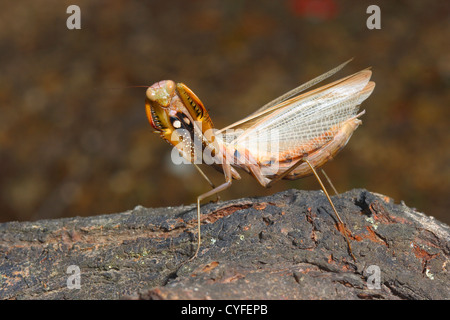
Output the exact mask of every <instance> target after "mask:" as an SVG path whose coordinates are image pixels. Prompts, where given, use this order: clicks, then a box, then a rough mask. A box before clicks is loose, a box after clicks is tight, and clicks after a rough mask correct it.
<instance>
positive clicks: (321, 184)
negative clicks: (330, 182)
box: [304, 159, 356, 261]
mask: <svg viewBox="0 0 450 320" xmlns="http://www.w3.org/2000/svg"><path fill="white" fill-rule="evenodd" d="M304 161H305V162H306V163H307V164H308V165H309V167H310V168H311V171H312V172H313V173H314V176H315V177H316V179H317V181H318V182H319V184H320V187H321V188H322V190H323V192H324V193H325V195H326V197H327V199H328V202H329V203H330V205H331V207H332V208H333V211H334V214H335V215H336V217H337V219H338V221H339V225H340V227H341V229H342V233H343V234H344V237H345V240H346V241H347V245H348V250H349V254H350V256H351V257H352V258H353V260H354V261H356V258H355V256H354V255H353V252H352V246H351V245H350V240H349V239H348V236H347V231H346V229H345V225H344V223H343V222H342V219H341V217H340V216H339V213H338V212H337V210H336V207H335V206H334V204H333V201H331V198H330V196H329V195H328V192H327V189H326V188H325V186H324V185H323V183H322V180H320V177H319V175H318V174H317V172H316V170H315V169H314V167H313V166H312V165H311V163H310V162H309V161H308V159H304Z"/></svg>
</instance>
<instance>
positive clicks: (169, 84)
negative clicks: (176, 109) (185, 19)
mask: <svg viewBox="0 0 450 320" xmlns="http://www.w3.org/2000/svg"><path fill="white" fill-rule="evenodd" d="M164 87H165V90H166V92H167V94H169V95H172V94H173V93H174V91H175V88H176V85H175V82H173V81H172V80H167V81H166V83H165V86H164Z"/></svg>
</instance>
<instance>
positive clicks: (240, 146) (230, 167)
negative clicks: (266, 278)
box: [146, 62, 375, 259]
mask: <svg viewBox="0 0 450 320" xmlns="http://www.w3.org/2000/svg"><path fill="white" fill-rule="evenodd" d="M347 63H348V62H346V63H344V64H342V65H340V66H338V67H337V68H335V69H333V70H331V71H329V72H327V73H325V74H323V75H321V76H319V77H317V78H315V79H313V80H311V81H309V82H307V83H305V84H304V85H301V86H300V87H298V88H296V89H294V90H291V91H290V92H288V93H286V94H285V95H283V96H281V97H280V98H278V99H276V100H274V101H272V102H269V103H268V104H267V105H265V106H263V107H262V108H260V109H259V110H257V111H256V112H254V113H253V114H251V115H249V116H248V117H246V118H244V119H242V120H240V121H238V122H236V123H234V124H232V125H230V126H228V127H226V128H223V129H221V130H216V129H214V126H213V123H212V121H211V119H210V117H209V114H208V112H207V111H206V109H205V107H204V106H203V104H202V102H201V101H200V99H199V98H198V97H197V96H196V95H195V94H194V93H193V92H192V91H191V90H190V89H189V88H188V87H187V86H186V85H184V84H182V83H178V84H175V82H173V81H171V80H165V81H160V82H158V83H155V84H154V85H152V86H151V87H149V88H148V89H147V92H146V111H147V117H148V119H149V122H150V124H151V125H152V127H153V128H154V129H155V130H156V131H155V132H157V133H159V134H160V136H161V137H162V138H163V139H164V140H166V141H167V142H168V143H170V144H171V145H173V146H174V147H175V148H176V151H177V152H178V153H179V154H180V155H181V156H182V158H183V159H185V160H186V161H187V162H189V163H194V164H197V163H206V164H209V165H212V166H214V167H215V168H216V169H218V170H220V171H222V172H223V173H224V176H225V182H224V183H223V184H221V185H219V186H217V187H215V186H214V185H213V184H212V183H211V181H210V180H209V178H208V177H207V176H206V175H205V174H204V173H203V172H202V171H201V170H200V168H198V166H196V168H197V169H198V170H199V172H200V173H201V174H202V176H203V177H204V178H205V179H206V180H207V181H208V183H209V184H210V185H211V186H212V190H210V191H208V192H206V193H204V194H202V195H200V196H198V198H197V220H198V221H197V223H198V242H197V249H196V251H195V254H194V255H193V257H192V258H195V257H196V256H197V255H198V253H199V250H200V245H201V235H200V217H201V212H200V202H201V201H202V200H204V199H205V198H207V197H210V196H212V195H215V194H217V193H219V192H221V191H223V190H225V189H227V188H228V187H229V186H230V185H231V183H232V180H233V179H240V178H241V177H240V175H239V173H238V172H237V171H236V169H235V167H236V168H240V169H242V170H244V171H246V172H248V173H249V174H251V175H253V176H254V177H255V178H256V179H257V180H258V182H259V183H260V184H261V185H262V186H264V187H270V186H271V185H272V184H274V183H275V182H277V181H279V180H281V179H290V180H294V179H299V178H302V177H305V176H308V175H312V174H313V175H314V176H315V177H316V178H317V180H318V182H319V183H320V185H321V188H322V190H323V191H324V193H325V195H326V197H327V199H328V201H329V202H330V204H331V207H332V209H333V211H334V213H335V215H336V217H337V219H338V222H339V225H340V227H341V228H340V229H341V230H342V232H343V234H344V236H345V239H346V241H347V244H348V248H349V253H350V255H351V256H352V257H353V259H355V257H354V255H353V253H352V251H351V245H350V241H349V240H348V236H347V232H346V229H345V227H344V223H343V222H342V219H341V218H340V216H339V214H338V212H337V210H336V208H335V207H334V204H333V202H332V201H331V198H330V197H329V195H328V192H327V190H326V188H325V186H324V185H323V183H322V181H321V180H320V177H319V175H318V174H317V172H316V170H315V169H316V168H319V167H321V166H323V165H324V164H325V163H326V162H327V161H328V160H330V159H331V158H333V157H334V156H335V155H336V154H337V153H338V152H339V151H340V150H341V149H342V148H343V147H344V146H345V145H346V144H347V142H348V140H349V139H350V137H351V135H352V134H353V132H354V131H355V130H356V128H357V127H358V126H359V125H360V124H361V120H359V119H358V117H359V116H361V115H362V114H364V111H363V112H360V113H358V109H359V105H360V104H361V103H362V102H363V101H364V100H365V99H367V97H369V95H370V94H371V93H372V91H373V89H374V87H375V83H374V82H372V81H369V80H370V77H371V74H372V72H371V71H370V70H368V69H366V70H362V71H360V72H358V73H355V74H353V75H351V76H348V77H345V78H343V79H340V80H338V81H335V82H333V83H330V84H328V85H325V86H322V87H319V88H317V89H315V90H312V91H309V92H306V93H302V92H303V91H304V90H306V89H308V88H309V87H311V86H313V85H315V84H317V83H318V82H320V81H322V80H324V79H326V78H328V77H330V76H331V75H333V74H334V73H336V72H337V71H339V70H340V69H342V68H343V67H344V66H345V65H346V64H347Z"/></svg>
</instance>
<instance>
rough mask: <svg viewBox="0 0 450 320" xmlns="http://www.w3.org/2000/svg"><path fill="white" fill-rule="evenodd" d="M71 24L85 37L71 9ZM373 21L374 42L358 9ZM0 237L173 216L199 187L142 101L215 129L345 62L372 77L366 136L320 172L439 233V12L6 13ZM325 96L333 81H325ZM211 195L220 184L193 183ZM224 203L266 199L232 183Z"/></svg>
mask: <svg viewBox="0 0 450 320" xmlns="http://www.w3.org/2000/svg"><path fill="white" fill-rule="evenodd" d="M71 4H76V5H78V6H79V7H80V8H81V27H82V29H81V30H68V29H67V28H66V19H67V18H68V17H69V14H67V13H66V9H67V7H68V6H69V5H71ZM371 4H377V5H378V6H379V7H380V8H381V30H369V29H368V28H367V27H366V20H367V18H368V17H369V14H367V13H366V9H367V7H368V6H369V5H371ZM0 7H1V10H0V110H1V112H0V148H1V149H0V221H11V220H20V221H23V220H36V219H43V218H59V217H69V216H75V215H77V216H88V215H96V214H104V213H113V212H121V211H125V210H128V209H132V208H133V207H135V206H136V205H143V206H145V207H156V206H177V205H181V204H190V203H194V202H195V201H196V196H197V195H199V194H201V193H203V192H205V191H207V190H209V186H208V185H207V184H206V183H205V182H204V180H203V179H202V178H201V177H200V176H199V175H198V173H197V172H196V171H195V169H194V168H193V167H192V166H188V165H185V166H181V167H180V166H175V165H173V164H172V162H171V160H170V151H171V148H170V146H169V145H168V144H166V143H165V142H163V141H162V140H161V139H160V138H159V137H158V136H157V135H155V134H153V133H152V129H151V127H150V125H149V124H148V122H147V119H146V115H145V109H144V94H145V88H126V87H127V86H132V85H151V84H153V83H154V82H157V81H159V80H163V79H172V80H175V81H177V82H184V83H186V84H187V85H188V86H189V87H190V88H191V89H192V90H193V91H194V92H195V93H196V94H197V95H198V96H199V97H200V98H201V99H202V101H203V102H204V104H205V105H206V107H207V108H208V109H209V110H210V114H211V117H212V119H213V122H214V124H215V125H216V126H217V127H218V128H221V127H224V126H226V125H228V124H230V123H232V122H234V121H237V120H239V119H241V118H242V117H244V116H246V115H248V114H249V113H251V112H253V111H254V110H256V109H257V108H259V107H260V106H262V105H263V104H265V103H266V102H268V101H269V100H271V99H273V98H276V97H278V96H279V95H281V94H282V93H284V92H286V91H288V90H290V89H292V88H294V87H296V86H298V85H299V84H301V83H303V82H306V81H307V80H310V79H312V78H313V77H315V76H318V75H320V74H322V73H323V72H325V71H328V70H329V69H331V68H334V67H336V66H337V65H339V64H341V63H342V62H344V61H346V60H348V59H349V58H352V57H354V60H353V62H352V63H351V64H350V65H348V66H347V67H346V68H345V69H344V70H343V71H341V72H340V73H339V74H338V75H337V76H335V77H334V78H333V80H335V79H337V78H338V77H343V76H346V75H349V74H351V73H354V72H356V71H359V70H361V69H363V68H366V67H369V66H371V67H372V70H373V78H372V79H373V80H374V81H375V82H376V83H377V87H376V88H375V91H374V93H373V94H372V96H371V97H370V98H369V99H368V100H366V102H365V103H364V104H363V107H362V108H364V109H366V111H367V113H366V114H365V115H364V116H363V118H362V120H363V126H361V127H360V128H359V129H358V130H357V131H356V132H355V134H354V135H353V137H352V139H351V140H350V142H349V144H348V145H347V147H346V148H345V149H344V150H343V151H342V152H341V153H340V154H339V155H338V156H337V157H336V158H335V160H334V161H331V162H330V163H328V164H327V165H326V166H325V168H326V171H327V173H328V175H329V176H330V177H331V179H332V181H333V182H334V184H335V185H336V187H337V189H338V190H339V191H340V192H344V191H346V190H350V189H352V188H366V189H368V190H370V191H374V192H378V193H382V194H385V195H388V196H390V197H392V198H394V200H395V201H396V202H397V203H399V202H400V201H401V200H403V201H405V203H406V204H407V205H409V206H411V207H415V208H417V209H418V210H419V211H422V212H425V213H426V214H428V215H432V216H435V217H436V218H438V219H440V220H442V221H445V222H447V223H449V222H450V215H448V214H447V212H448V209H447V208H448V207H449V205H450V200H449V180H450V171H449V162H450V151H449V142H450V135H449V131H448V130H449V102H450V91H449V86H450V50H449V49H450V46H449V39H450V5H449V2H448V1H441V0H433V1H406V0H405V1H338V0H278V1H275V0H273V1H268V0H267V1H262V0H258V1H250V0H249V1H244V0H240V1H239V0H236V1H224V0H196V1H186V0H179V1H174V0H171V1H146V2H144V1H112V0H108V1H106V0H105V1H92V0H90V1H76V0H73V1H61V0H55V1H50V0H43V1H2V3H1V6H0ZM330 81H331V80H330ZM204 169H205V171H206V172H207V174H208V175H209V176H210V177H211V179H212V180H213V181H215V182H216V183H217V184H219V183H221V182H222V181H223V175H221V174H220V173H218V172H216V171H215V170H213V169H210V168H204ZM242 176H243V179H242V180H241V181H236V182H235V183H234V184H233V186H232V187H231V188H230V189H229V190H228V191H226V192H223V193H222V194H221V198H222V199H224V200H227V199H233V198H238V197H247V196H262V195H266V194H271V193H274V192H276V191H280V190H286V189H289V188H299V189H315V190H317V189H319V186H318V184H317V182H316V181H315V180H314V178H311V177H309V178H305V179H301V180H297V181H292V182H291V181H282V182H280V183H278V184H277V185H275V186H274V187H273V188H271V189H264V188H263V187H261V186H259V184H258V183H257V181H256V180H254V179H253V178H252V177H250V176H248V175H247V174H245V173H242Z"/></svg>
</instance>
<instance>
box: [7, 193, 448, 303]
mask: <svg viewBox="0 0 450 320" xmlns="http://www.w3.org/2000/svg"><path fill="white" fill-rule="evenodd" d="M332 200H333V202H334V204H335V206H336V208H337V210H338V212H339V213H340V215H341V217H342V218H343V220H344V222H345V224H346V227H347V230H348V232H349V234H350V241H351V245H352V249H353V253H354V255H355V256H356V261H353V259H352V258H351V256H350V255H349V252H348V247H347V243H346V241H345V238H344V236H343V234H342V233H341V232H340V231H339V228H338V224H337V221H336V217H335V216H334V214H333V211H332V210H331V207H330V205H329V203H328V202H327V200H326V198H325V196H324V194H323V193H322V192H320V191H300V190H288V191H285V192H281V193H277V194H274V195H272V196H268V197H260V198H246V199H239V200H232V201H226V202H218V203H208V204H205V205H202V213H203V215H202V225H201V232H202V240H203V241H202V246H201V250H200V253H199V256H198V257H197V258H196V259H194V260H192V261H188V260H189V258H190V256H191V255H192V254H193V253H194V251H195V248H196V221H197V218H196V206H195V205H190V206H181V207H168V208H156V209H147V208H143V207H141V206H138V207H136V208H134V209H133V210H129V211H127V212H123V213H118V214H107V215H101V216H92V217H86V218H79V217H75V218H65V219H57V220H40V221H36V222H8V223H3V224H0V298H1V299H450V289H449V287H450V286H449V284H450V277H449V274H448V269H449V267H450V263H449V249H450V241H449V240H450V228H449V226H447V225H445V224H444V223H441V222H439V221H437V220H435V219H434V218H432V217H428V216H426V215H424V214H423V213H420V212H417V211H415V210H414V209H411V208H409V207H407V206H406V205H404V204H395V203H394V201H393V200H392V199H390V198H388V197H386V196H383V195H379V194H374V193H371V192H369V191H366V190H363V189H355V190H352V191H349V192H346V193H343V194H340V195H337V196H333V197H332ZM70 266H75V267H70ZM71 268H72V269H71ZM73 268H75V269H73ZM74 270H75V271H74ZM76 270H79V274H78V273H77V272H76ZM77 280H79V282H77ZM77 283H78V284H79V288H77V287H76V286H75V287H74V284H77Z"/></svg>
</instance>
